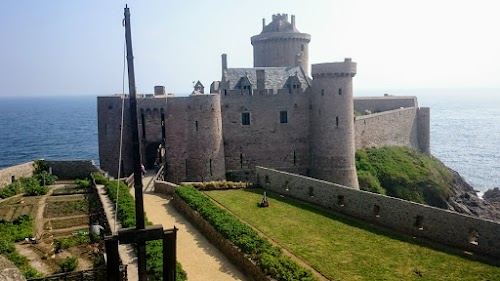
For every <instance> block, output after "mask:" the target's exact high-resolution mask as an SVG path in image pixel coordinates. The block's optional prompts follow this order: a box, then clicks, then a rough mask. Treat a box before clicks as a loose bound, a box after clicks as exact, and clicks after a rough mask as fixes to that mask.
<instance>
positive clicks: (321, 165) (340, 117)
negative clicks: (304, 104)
mask: <svg viewBox="0 0 500 281" xmlns="http://www.w3.org/2000/svg"><path fill="white" fill-rule="evenodd" d="M355 74H356V63H354V62H351V59H345V61H344V62H337V63H322V64H313V65H312V77H313V83H312V101H311V103H312V107H311V134H312V136H311V154H312V155H311V176H312V177H315V178H319V179H323V180H326V181H330V182H334V183H338V184H341V185H345V186H349V187H352V188H355V189H359V185H358V178H357V174H356V165H355V161H354V153H355V146H354V105H353V97H352V78H353V77H354V75H355Z"/></svg>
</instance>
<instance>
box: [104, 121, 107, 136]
mask: <svg viewBox="0 0 500 281" xmlns="http://www.w3.org/2000/svg"><path fill="white" fill-rule="evenodd" d="M104 135H105V136H107V135H108V124H104Z"/></svg>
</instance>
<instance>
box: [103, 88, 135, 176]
mask: <svg viewBox="0 0 500 281" xmlns="http://www.w3.org/2000/svg"><path fill="white" fill-rule="evenodd" d="M129 108H130V105H129V100H128V99H125V100H124V117H123V125H124V126H123V148H122V151H123V153H122V162H123V164H124V165H123V166H122V172H121V173H120V176H121V177H126V176H128V175H130V174H131V173H133V170H134V168H133V164H132V163H133V160H132V153H130V151H131V150H132V138H131V131H130V130H131V129H130V115H129V112H130V109H129ZM121 110H122V98H121V97H120V96H111V97H98V98H97V116H98V118H97V130H98V132H99V133H98V136H99V163H100V166H101V169H102V170H104V171H106V172H108V173H109V174H110V175H111V176H113V177H117V176H118V162H119V161H118V160H119V157H120V129H121Z"/></svg>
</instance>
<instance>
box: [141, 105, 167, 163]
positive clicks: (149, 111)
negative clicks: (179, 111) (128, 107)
mask: <svg viewBox="0 0 500 281" xmlns="http://www.w3.org/2000/svg"><path fill="white" fill-rule="evenodd" d="M166 109H167V98H166V97H162V98H159V97H150V98H140V99H137V118H138V124H139V139H140V142H141V155H142V163H144V165H145V166H146V168H148V169H151V168H153V165H154V162H155V160H156V158H157V156H158V155H157V153H156V151H157V149H158V146H159V144H161V143H162V141H163V140H162V132H161V130H162V128H161V114H162V112H163V113H164V114H165V113H166Z"/></svg>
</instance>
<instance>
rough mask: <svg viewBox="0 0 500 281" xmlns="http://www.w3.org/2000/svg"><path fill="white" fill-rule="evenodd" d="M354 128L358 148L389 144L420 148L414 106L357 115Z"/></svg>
mask: <svg viewBox="0 0 500 281" xmlns="http://www.w3.org/2000/svg"><path fill="white" fill-rule="evenodd" d="M354 129H355V144H356V150H358V149H362V148H370V147H382V146H387V145H394V146H408V147H411V148H413V149H415V150H420V149H419V143H418V134H417V133H418V131H417V129H418V128H417V109H416V108H414V107H412V108H403V109H396V110H391V111H386V112H382V113H374V114H370V115H364V116H356V117H355V120H354Z"/></svg>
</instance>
